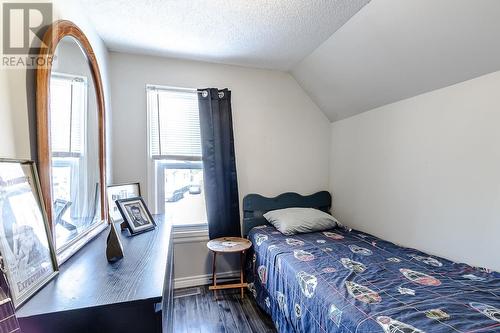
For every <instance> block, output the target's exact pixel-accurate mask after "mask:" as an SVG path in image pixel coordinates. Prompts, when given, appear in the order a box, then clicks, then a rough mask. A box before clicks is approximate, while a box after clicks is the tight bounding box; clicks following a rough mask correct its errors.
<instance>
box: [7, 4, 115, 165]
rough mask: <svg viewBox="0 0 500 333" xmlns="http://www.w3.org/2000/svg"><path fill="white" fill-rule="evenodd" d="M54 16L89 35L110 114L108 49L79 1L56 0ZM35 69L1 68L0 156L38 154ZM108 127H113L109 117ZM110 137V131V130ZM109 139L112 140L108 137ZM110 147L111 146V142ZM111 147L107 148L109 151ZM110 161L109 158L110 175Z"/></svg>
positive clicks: (32, 155)
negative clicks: (83, 11)
mask: <svg viewBox="0 0 500 333" xmlns="http://www.w3.org/2000/svg"><path fill="white" fill-rule="evenodd" d="M54 12H55V13H54V14H55V15H54V16H55V19H66V20H71V21H73V22H74V23H75V24H76V25H78V26H79V27H80V28H81V29H82V30H83V32H84V33H85V34H86V36H87V38H88V39H89V41H90V43H91V44H92V48H93V49H94V52H95V54H96V58H97V61H98V63H99V67H100V70H101V76H102V80H103V83H104V95H105V102H106V109H107V111H108V115H109V116H110V115H111V113H110V111H111V102H110V89H109V84H108V83H109V78H108V51H107V49H106V47H105V45H104V43H103V42H102V40H101V39H100V37H99V36H98V35H97V33H96V31H95V30H94V28H93V27H92V26H91V25H90V23H89V21H88V20H87V18H86V17H85V16H83V15H82V10H81V8H80V7H79V4H78V2H76V1H67V0H56V1H54ZM34 106H35V81H34V70H25V69H8V70H7V69H0V157H8V158H23V159H33V158H35V154H36V141H35V140H36V123H35V121H36V113H35V107H34ZM109 116H108V119H107V129H108V132H109V130H110V126H109V124H110V120H111V118H110V117H109ZM108 136H109V133H108ZM108 141H109V140H108ZM108 149H111V146H110V142H108ZM109 152H110V150H108V153H109ZM109 172H111V161H110V159H109V158H108V175H109Z"/></svg>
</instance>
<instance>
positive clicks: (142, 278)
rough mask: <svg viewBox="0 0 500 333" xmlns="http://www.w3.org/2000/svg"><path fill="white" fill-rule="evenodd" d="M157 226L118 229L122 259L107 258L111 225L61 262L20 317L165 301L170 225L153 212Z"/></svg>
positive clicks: (20, 309) (20, 310) (117, 226)
mask: <svg viewBox="0 0 500 333" xmlns="http://www.w3.org/2000/svg"><path fill="white" fill-rule="evenodd" d="M154 218H155V221H156V223H157V227H156V228H155V229H154V230H152V231H148V232H146V233H143V234H139V235H137V236H130V235H129V233H128V231H122V232H120V231H119V230H120V226H119V225H116V226H115V227H116V229H117V232H118V234H119V236H120V238H121V241H122V245H123V254H124V257H123V259H121V260H119V261H117V262H115V263H108V261H107V260H106V238H107V236H108V233H109V227H108V228H107V229H105V230H104V231H103V232H102V233H101V234H99V235H98V236H97V237H96V238H95V239H93V240H92V241H91V242H90V243H88V244H86V245H85V246H84V247H83V248H82V249H81V250H80V251H78V252H77V253H76V254H75V255H73V256H72V257H71V258H70V259H68V261H66V262H65V263H64V264H63V265H61V267H60V272H59V275H57V276H56V277H55V278H54V279H53V280H52V281H50V282H49V283H48V284H47V285H46V286H45V287H44V288H42V289H41V290H40V291H38V293H37V294H35V295H34V296H33V297H32V298H31V299H29V300H28V301H27V302H26V303H25V304H24V305H23V306H21V308H19V309H18V310H17V311H16V314H17V316H18V317H19V318H22V317H30V316H34V315H40V314H47V313H53V312H60V311H68V310H76V309H81V308H88V307H96V306H103V305H109V304H116V303H126V302H128V303H130V302H134V301H144V300H150V301H155V302H161V299H162V293H163V283H164V279H165V271H166V265H167V259H168V256H169V255H171V254H170V253H168V251H169V243H170V233H171V226H170V225H169V224H168V223H166V222H165V221H164V216H162V215H157V216H154Z"/></svg>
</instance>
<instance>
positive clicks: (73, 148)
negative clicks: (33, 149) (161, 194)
mask: <svg viewBox="0 0 500 333" xmlns="http://www.w3.org/2000/svg"><path fill="white" fill-rule="evenodd" d="M87 91H88V78H87V77H85V76H76V75H70V74H62V73H52V74H51V78H50V92H51V93H50V107H51V117H50V121H51V125H50V128H51V150H52V186H53V187H52V191H53V213H54V215H53V219H54V225H55V238H56V239H55V241H56V242H55V243H56V248H57V250H60V249H62V248H63V247H64V246H66V245H67V244H68V243H70V242H71V241H73V240H75V239H76V238H77V237H78V236H79V235H80V234H81V233H83V232H85V231H86V230H88V229H89V228H90V227H92V226H93V225H94V224H95V223H97V222H99V219H98V218H96V212H98V209H99V208H95V207H94V206H93V205H92V206H89V205H88V203H87V202H86V198H87V195H88V193H89V192H90V191H92V193H91V194H90V196H91V197H96V196H97V195H98V193H97V191H98V188H97V187H96V186H95V184H90V185H89V184H88V179H90V178H91V177H88V174H83V175H82V174H81V172H80V170H87V168H86V167H85V164H86V163H92V161H89V156H87V155H88V154H87V153H86V148H87V147H86V145H85V144H84V143H85V142H86V139H87V137H86V134H85V133H86V131H85V129H86V125H87V124H86V119H87V113H88V110H87V108H88V105H87V102H88V100H87V97H88V96H87Z"/></svg>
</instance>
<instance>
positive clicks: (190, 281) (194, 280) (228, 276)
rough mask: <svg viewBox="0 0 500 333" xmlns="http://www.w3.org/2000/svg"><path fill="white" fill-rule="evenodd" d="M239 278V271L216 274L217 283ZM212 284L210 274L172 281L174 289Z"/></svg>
mask: <svg viewBox="0 0 500 333" xmlns="http://www.w3.org/2000/svg"><path fill="white" fill-rule="evenodd" d="M239 278H240V271H231V272H222V273H217V282H219V281H220V282H224V281H225V280H234V279H239ZM211 283H212V274H204V275H195V276H186V277H181V278H176V279H174V289H179V288H189V287H198V286H205V285H207V284H211Z"/></svg>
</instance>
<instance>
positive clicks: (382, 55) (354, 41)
mask: <svg viewBox="0 0 500 333" xmlns="http://www.w3.org/2000/svg"><path fill="white" fill-rule="evenodd" d="M497 70H500V1H498V0H372V1H371V2H370V3H369V4H368V5H366V6H365V7H363V8H362V9H361V10H360V11H359V12H358V13H357V14H356V15H355V16H354V17H352V18H351V19H350V20H349V21H348V22H347V23H346V24H345V25H344V26H343V27H342V28H340V29H339V30H337V32H335V33H334V34H333V35H332V36H331V37H330V38H329V39H327V40H326V41H325V42H324V43H323V44H322V45H321V46H319V47H318V48H317V49H316V50H315V51H314V52H312V53H311V54H310V55H308V56H307V57H306V58H305V59H303V60H302V61H301V62H300V63H299V64H298V65H297V66H295V67H294V68H293V70H292V75H293V76H294V77H295V78H296V80H297V81H298V82H299V83H300V85H301V86H302V87H303V88H304V89H305V90H306V91H307V92H308V94H309V95H310V96H311V98H312V99H313V100H314V101H315V102H316V103H317V104H318V106H319V107H320V108H321V109H322V110H323V112H325V113H326V115H327V116H328V118H329V119H330V120H331V121H336V120H339V119H343V118H346V117H349V116H352V115H355V114H358V113H361V112H363V111H367V110H370V109H373V108H375V107H378V106H381V105H385V104H389V103H392V102H395V101H398V100H402V99H405V98H408V97H412V96H416V95H419V94H421V93H424V92H428V91H431V90H435V89H438V88H442V87H446V86H449V85H452V84H455V83H458V82H462V81H465V80H468V79H471V78H474V77H477V76H480V75H483V74H486V73H489V72H493V71H497ZM499 93H500V87H499Z"/></svg>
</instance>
